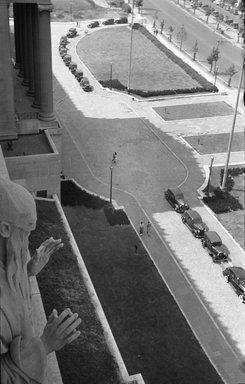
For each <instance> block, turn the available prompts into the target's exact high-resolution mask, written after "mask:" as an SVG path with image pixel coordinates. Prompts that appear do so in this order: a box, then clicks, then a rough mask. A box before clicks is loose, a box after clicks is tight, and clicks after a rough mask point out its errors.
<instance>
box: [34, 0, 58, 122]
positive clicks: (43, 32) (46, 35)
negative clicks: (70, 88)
mask: <svg viewBox="0 0 245 384" xmlns="http://www.w3.org/2000/svg"><path fill="white" fill-rule="evenodd" d="M52 9H53V7H52V5H51V4H50V5H43V4H39V5H38V11H39V20H38V25H39V52H40V56H39V62H40V65H39V71H40V112H39V119H40V120H46V121H49V120H55V115H54V111H53V76H52V55H51V31H50V12H52Z"/></svg>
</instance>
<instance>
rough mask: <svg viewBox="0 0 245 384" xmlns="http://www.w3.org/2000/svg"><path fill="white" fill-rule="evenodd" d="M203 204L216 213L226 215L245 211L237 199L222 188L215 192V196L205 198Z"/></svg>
mask: <svg viewBox="0 0 245 384" xmlns="http://www.w3.org/2000/svg"><path fill="white" fill-rule="evenodd" d="M203 202H204V203H205V204H206V205H208V206H209V208H211V209H212V211H213V212H214V213H225V212H229V211H237V210H238V209H243V207H242V205H241V204H240V203H239V201H238V200H237V199H236V198H235V197H233V196H232V195H230V193H229V192H227V191H222V190H221V189H220V188H216V189H215V190H214V196H212V197H208V196H205V197H204V198H203Z"/></svg>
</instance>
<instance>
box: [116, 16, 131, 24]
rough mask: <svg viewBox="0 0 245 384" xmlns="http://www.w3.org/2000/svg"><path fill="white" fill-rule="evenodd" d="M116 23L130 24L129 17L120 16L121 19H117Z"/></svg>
mask: <svg viewBox="0 0 245 384" xmlns="http://www.w3.org/2000/svg"><path fill="white" fill-rule="evenodd" d="M115 24H128V19H127V17H120V19H116V20H115Z"/></svg>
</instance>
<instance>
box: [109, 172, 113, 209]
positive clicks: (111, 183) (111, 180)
mask: <svg viewBox="0 0 245 384" xmlns="http://www.w3.org/2000/svg"><path fill="white" fill-rule="evenodd" d="M110 171H111V179H110V204H112V172H113V167H112V166H111V167H110Z"/></svg>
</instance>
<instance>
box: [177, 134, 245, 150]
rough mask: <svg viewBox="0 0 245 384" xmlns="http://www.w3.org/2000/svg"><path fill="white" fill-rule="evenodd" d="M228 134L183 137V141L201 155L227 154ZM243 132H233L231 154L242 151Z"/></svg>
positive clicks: (243, 142)
mask: <svg viewBox="0 0 245 384" xmlns="http://www.w3.org/2000/svg"><path fill="white" fill-rule="evenodd" d="M229 137H230V134H229V133H217V134H214V135H198V136H185V137H184V139H185V141H187V143H189V144H190V145H191V146H192V147H193V148H194V149H195V150H196V151H197V152H198V153H200V154H201V155H206V154H209V153H210V154H211V153H224V152H227V148H228V143H229ZM244 147H245V136H244V132H235V133H234V135H233V140H232V148H231V150H232V152H238V151H244Z"/></svg>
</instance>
